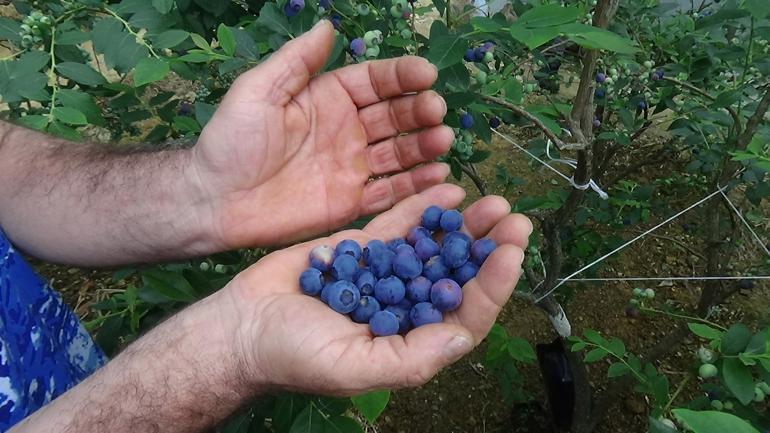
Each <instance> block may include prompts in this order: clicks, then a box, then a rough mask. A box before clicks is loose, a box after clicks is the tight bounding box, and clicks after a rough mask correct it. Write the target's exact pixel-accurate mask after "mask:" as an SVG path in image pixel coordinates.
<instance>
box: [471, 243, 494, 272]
mask: <svg viewBox="0 0 770 433" xmlns="http://www.w3.org/2000/svg"><path fill="white" fill-rule="evenodd" d="M495 248H497V244H496V243H495V241H493V240H492V239H489V238H481V239H477V240H475V241H474V242H473V244H472V245H471V261H472V262H473V263H475V264H477V265H479V266H481V265H482V264H484V261H486V260H487V257H489V255H490V254H492V251H494V250H495Z"/></svg>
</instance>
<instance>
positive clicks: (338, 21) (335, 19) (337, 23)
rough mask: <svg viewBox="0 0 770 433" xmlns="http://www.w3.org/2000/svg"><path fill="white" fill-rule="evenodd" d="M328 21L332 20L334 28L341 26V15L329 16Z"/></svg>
mask: <svg viewBox="0 0 770 433" xmlns="http://www.w3.org/2000/svg"><path fill="white" fill-rule="evenodd" d="M329 21H331V22H332V26H333V27H334V28H335V29H339V28H340V26H342V17H341V16H339V15H332V17H331V18H329Z"/></svg>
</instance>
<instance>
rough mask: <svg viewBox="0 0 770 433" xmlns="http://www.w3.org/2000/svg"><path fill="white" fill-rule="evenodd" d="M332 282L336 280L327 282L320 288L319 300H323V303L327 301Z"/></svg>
mask: <svg viewBox="0 0 770 433" xmlns="http://www.w3.org/2000/svg"><path fill="white" fill-rule="evenodd" d="M334 283H336V281H330V282H327V283H326V284H324V288H323V289H322V290H321V300H322V301H324V304H328V303H329V294H330V293H331V288H332V285H334Z"/></svg>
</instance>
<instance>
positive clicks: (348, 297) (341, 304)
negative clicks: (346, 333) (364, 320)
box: [329, 281, 361, 314]
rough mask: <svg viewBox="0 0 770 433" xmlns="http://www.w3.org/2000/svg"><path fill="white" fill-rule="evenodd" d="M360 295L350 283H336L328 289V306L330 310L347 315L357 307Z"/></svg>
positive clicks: (356, 288)
mask: <svg viewBox="0 0 770 433" xmlns="http://www.w3.org/2000/svg"><path fill="white" fill-rule="evenodd" d="M360 299H361V294H360V293H359V292H358V287H356V286H355V284H353V283H351V282H350V281H337V282H336V283H334V284H332V285H331V287H329V306H330V307H331V308H332V310H334V311H336V312H338V313H341V314H348V313H350V312H352V311H353V310H355V309H356V307H358V301H359V300H360Z"/></svg>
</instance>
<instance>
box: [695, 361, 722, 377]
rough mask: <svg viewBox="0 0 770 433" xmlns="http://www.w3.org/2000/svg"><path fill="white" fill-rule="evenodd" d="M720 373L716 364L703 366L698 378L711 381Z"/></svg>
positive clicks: (699, 370)
mask: <svg viewBox="0 0 770 433" xmlns="http://www.w3.org/2000/svg"><path fill="white" fill-rule="evenodd" d="M718 373H719V370H718V369H717V366H716V365H714V364H708V363H706V364H703V365H701V366H700V368H699V369H698V376H700V377H701V378H703V379H710V378H712V377H714V376H716V375H717V374H718Z"/></svg>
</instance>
